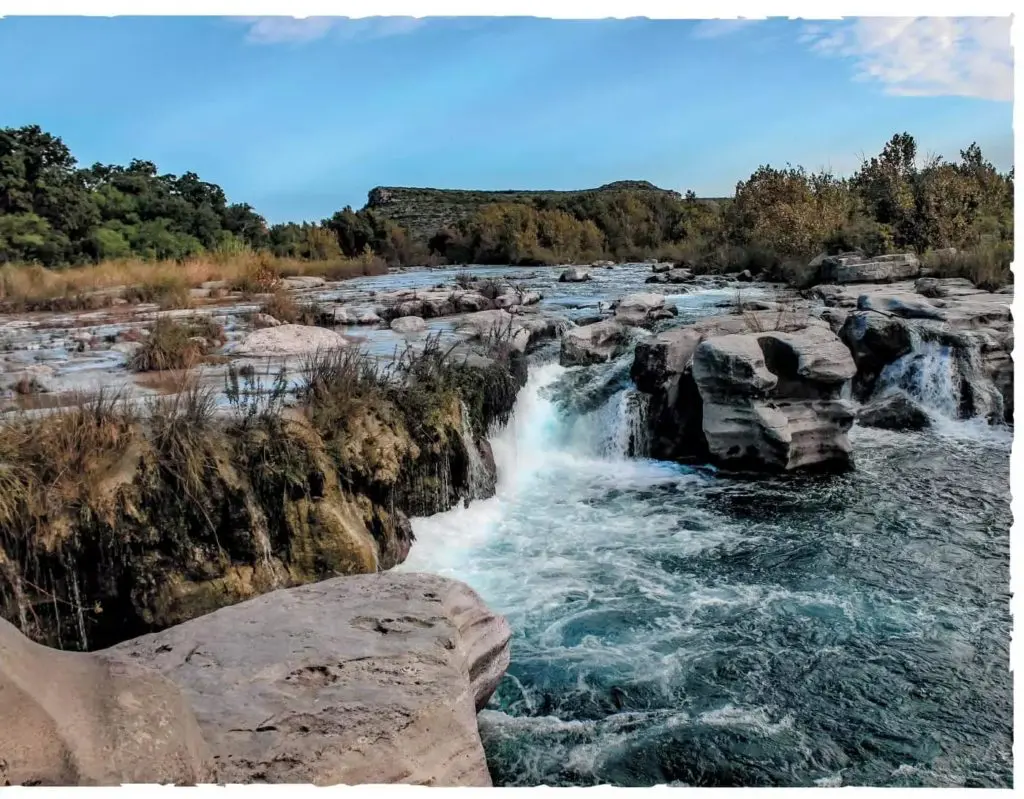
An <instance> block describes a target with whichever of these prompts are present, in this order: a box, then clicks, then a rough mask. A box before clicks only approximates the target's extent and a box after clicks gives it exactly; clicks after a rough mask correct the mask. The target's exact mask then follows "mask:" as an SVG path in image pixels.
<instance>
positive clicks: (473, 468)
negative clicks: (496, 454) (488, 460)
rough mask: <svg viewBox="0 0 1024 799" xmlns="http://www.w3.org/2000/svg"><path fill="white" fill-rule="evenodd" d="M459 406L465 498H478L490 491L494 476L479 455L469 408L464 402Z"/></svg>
mask: <svg viewBox="0 0 1024 799" xmlns="http://www.w3.org/2000/svg"><path fill="white" fill-rule="evenodd" d="M459 408H460V409H461V411H462V417H461V422H462V423H461V427H460V428H459V437H460V438H461V439H462V446H463V447H464V448H465V450H466V457H467V460H468V463H467V469H466V470H467V475H466V477H467V483H468V487H469V496H468V497H466V498H467V499H480V498H481V497H485V496H487V495H488V494H490V493H491V489H492V488H493V487H494V478H493V475H492V474H491V472H490V470H489V469H488V468H487V465H486V464H485V463H484V459H483V458H482V457H481V455H480V448H479V447H478V446H477V443H476V441H475V440H474V437H473V425H472V422H471V421H470V418H469V409H468V408H466V404H465V403H464V402H460V403H459Z"/></svg>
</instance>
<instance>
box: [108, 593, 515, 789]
mask: <svg viewBox="0 0 1024 799" xmlns="http://www.w3.org/2000/svg"><path fill="white" fill-rule="evenodd" d="M510 636H511V631H510V629H509V626H508V624H507V622H506V621H505V620H504V619H503V618H502V617H501V616H498V615H496V614H495V613H493V612H492V611H490V610H489V609H488V608H487V607H486V606H485V605H484V603H483V602H482V601H481V600H480V598H479V597H478V596H477V595H476V593H474V592H473V591H472V590H471V589H470V588H469V587H468V586H466V585H464V584H462V583H458V582H455V581H453V580H447V579H444V578H442V577H437V576H434V575H427V574H395V573H382V574H375V575H364V576H359V577H351V578H339V579H334V580H327V581H324V582H321V583H315V584H312V585H307V586H303V587H301V588H295V589H289V590H282V591H275V592H274V593H271V594H265V595H263V596H261V597H258V598H256V599H253V600H250V601H248V602H244V603H242V604H239V605H234V606H232V607H229V608H223V609H221V610H218V611H216V612H215V613H211V614H209V615H207V616H203V617H201V618H198V619H194V620H192V621H190V622H187V623H185V624H182V625H180V626H178V627H173V628H171V629H168V630H164V631H163V632H160V633H156V634H154V635H148V636H145V637H143V638H139V639H135V640H132V641H128V642H126V643H124V644H120V645H119V646H117V647H115V648H114V649H112V650H108V652H109V653H110V654H111V655H112V656H116V657H117V658H118V659H123V660H127V661H130V662H139V663H144V664H147V665H151V666H154V667H156V668H157V669H159V670H160V671H162V672H163V673H164V674H166V675H167V676H168V677H170V678H171V679H172V680H173V681H174V682H175V683H177V684H178V685H179V686H181V688H182V690H183V691H184V693H185V695H186V696H187V697H188V698H189V700H190V701H191V704H192V706H193V707H194V708H195V709H196V710H195V713H196V718H197V719H198V722H199V726H200V728H201V729H202V732H203V734H204V736H205V737H206V740H207V741H208V743H209V745H210V748H211V750H212V751H213V753H214V755H215V756H216V757H217V759H218V771H219V778H220V780H221V781H222V782H228V783H236V782H237V783H251V782H269V783H313V784H315V785H337V784H347V785H355V784H367V783H370V784H381V783H409V784H415V785H436V786H462V785H467V786H489V785H490V784H491V780H490V776H489V774H488V771H487V764H486V761H485V758H484V752H483V747H482V746H481V743H480V737H479V732H478V729H477V722H476V713H477V711H478V710H479V709H480V708H482V707H483V706H484V704H485V703H486V702H487V700H488V698H489V697H490V696H491V694H492V693H493V692H494V689H495V688H496V687H497V684H498V682H499V680H500V679H501V677H502V675H503V674H504V672H505V669H506V668H507V667H508V662H509V649H508V646H509V639H510Z"/></svg>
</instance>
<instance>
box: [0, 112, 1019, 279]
mask: <svg viewBox="0 0 1024 799" xmlns="http://www.w3.org/2000/svg"><path fill="white" fill-rule="evenodd" d="M1013 179H1014V175H1013V170H1012V169H1011V170H1010V171H1009V172H1008V173H1005V174H1003V173H1000V172H999V171H998V170H997V169H996V168H995V167H994V166H993V165H992V164H991V163H990V162H988V161H987V160H986V159H985V157H984V156H983V154H982V152H981V150H980V148H979V147H978V146H977V145H976V144H971V145H970V146H968V147H967V148H966V149H964V150H962V151H961V153H960V158H959V160H958V161H955V162H951V161H947V160H944V159H942V158H938V157H925V158H921V157H919V154H918V152H917V143H916V141H915V140H914V138H913V137H912V136H911V135H909V134H907V133H901V134H897V135H895V136H893V137H892V139H891V140H890V141H889V142H887V143H886V144H885V146H884V148H883V149H882V151H881V153H879V154H878V155H877V156H874V157H871V158H866V159H864V161H863V163H862V164H861V166H860V168H859V169H858V170H857V171H856V172H855V173H854V174H853V175H852V176H851V177H849V178H841V177H838V176H836V175H834V174H832V173H830V172H828V171H819V172H809V171H807V170H805V169H804V168H802V167H793V166H788V165H787V166H786V167H784V168H776V167H772V166H769V165H764V166H761V167H759V168H758V169H757V170H756V171H755V172H754V173H753V174H752V175H751V176H750V177H749V178H748V179H746V180H742V181H740V182H739V183H737V185H736V191H735V195H734V197H733V198H731V199H729V200H721V201H714V200H702V199H699V198H697V197H696V196H695V195H694V194H693V192H687V193H686V195H685V196H679V195H677V194H675V193H673V192H660V191H650V190H636V189H633V188H631V187H630V186H629V184H628V183H627V184H623V187H622V188H621V189H620V188H615V189H613V190H607V191H594V192H582V193H575V194H565V195H560V194H558V193H552V194H541V195H537V196H535V197H534V198H533V199H532V200H531V201H528V202H520V201H514V202H496V203H494V204H491V205H486V206H483V207H481V208H480V209H479V210H478V211H476V212H475V213H474V214H472V215H471V216H469V217H468V218H465V219H462V220H460V221H459V222H457V223H455V224H453V225H450V226H447V227H444V228H442V229H440V230H438V231H437V232H436V233H435V234H434V235H432V236H430V237H427V238H424V237H416V236H413V235H411V234H410V233H409V231H407V230H405V229H404V228H403V227H401V226H400V225H398V224H397V223H395V222H394V221H392V220H391V219H388V218H387V217H386V216H385V215H383V214H382V213H380V212H379V211H376V210H374V209H372V208H364V209H362V210H359V211H355V210H353V209H352V208H351V207H346V208H344V209H342V210H340V211H338V212H336V213H335V214H333V215H332V216H331V217H330V218H329V219H324V220H321V221H320V222H319V223H310V222H302V223H284V224H274V225H268V224H267V222H266V220H265V219H264V218H263V217H262V216H260V215H259V214H258V213H257V212H256V211H255V210H254V209H253V208H252V207H251V206H250V205H248V204H246V203H229V202H228V200H227V197H226V196H225V193H224V191H223V189H222V188H221V187H219V186H217V185H215V184H213V183H208V182H205V181H203V180H201V179H200V178H199V176H198V175H196V174H195V173H193V172H186V173H185V174H183V175H181V176H176V175H172V174H160V173H159V171H158V170H157V167H156V165H155V164H153V163H152V162H150V161H142V160H133V161H131V162H130V163H129V164H128V166H118V165H104V164H94V165H93V166H90V167H86V168H80V167H79V166H78V165H77V162H76V160H75V158H74V156H73V155H72V154H71V152H70V150H69V149H68V147H67V146H66V145H65V144H64V143H63V142H62V141H61V139H60V138H58V137H56V136H54V135H52V134H50V133H47V132H45V131H43V130H42V129H41V128H40V127H39V126H35V125H29V126H25V127H21V128H3V129H0V263H2V262H16V263H21V262H27V263H39V264H42V265H44V266H50V267H59V266H68V265H80V264H87V263H95V262H99V261H103V260H108V259H119V258H130V257H134V258H141V259H154V260H156V259H185V258H188V257H191V256H196V255H201V254H204V253H209V254H233V253H237V252H240V251H243V250H255V251H267V252H270V253H273V254H274V255H276V256H281V257H288V258H299V259H310V260H329V259H334V258H342V257H355V256H359V255H362V254H365V253H372V254H374V255H377V256H380V257H381V258H383V259H384V260H386V261H387V262H388V263H389V264H392V265H413V264H423V263H428V262H434V263H444V262H447V263H486V264H499V263H502V264H503V263H508V264H547V263H567V262H587V261H590V260H596V259H599V258H612V259H615V260H638V259H642V258H646V257H651V256H655V257H659V258H662V259H665V260H669V259H671V260H686V261H687V262H690V263H692V264H694V265H695V266H697V267H703V268H705V269H708V270H713V269H728V268H734V267H737V266H742V265H743V263H745V262H750V260H751V259H752V258H754V257H757V258H760V260H761V261H763V266H765V267H770V266H771V265H772V264H778V263H779V262H782V261H784V260H786V259H806V258H810V257H812V256H814V255H816V254H818V253H820V252H822V251H828V252H838V251H843V250H850V249H859V250H861V251H863V252H865V253H866V254H869V255H871V254H879V253H884V252H890V251H894V250H899V251H903V250H911V249H912V250H915V251H917V252H919V253H924V252H927V251H929V250H935V249H941V248H950V247H953V248H958V249H971V248H977V247H985V246H987V247H998V248H1002V249H1001V251H1005V253H1007V254H1006V256H1005V257H1006V258H1007V259H1009V257H1010V255H1009V253H1010V252H1011V249H1012V240H1013ZM1007 263H1008V261H1007Z"/></svg>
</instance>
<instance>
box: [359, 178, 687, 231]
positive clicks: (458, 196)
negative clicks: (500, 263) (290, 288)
mask: <svg viewBox="0 0 1024 799" xmlns="http://www.w3.org/2000/svg"><path fill="white" fill-rule="evenodd" d="M624 191H628V192H637V193H641V194H648V193H649V194H661V195H665V196H666V197H670V198H672V199H674V200H681V199H682V195H680V194H679V192H676V191H670V190H669V189H661V188H658V187H657V186H655V185H654V184H653V183H649V182H647V181H646V180H619V181H616V182H614V183H607V184H605V185H604V186H599V187H598V188H596V189H579V190H577V191H544V190H541V191H531V190H515V189H512V190H506V191H474V190H470V189H421V188H409V187H403V186H378V187H377V188H375V189H371V190H370V194H369V197H368V199H367V203H366V207H367V208H368V209H372V210H373V211H376V212H377V213H379V214H381V215H383V216H385V217H387V218H388V219H391V220H393V221H395V222H397V223H398V224H400V225H402V227H404V228H406V229H407V230H409V231H410V232H411V233H412V234H413V235H414V236H431V235H433V234H434V233H436V232H437V230H438V229H439V228H441V227H444V226H446V225H454V224H455V223H457V222H459V221H460V220H462V219H467V218H469V217H471V216H472V215H473V214H474V213H476V211H477V210H478V209H479V208H480V207H481V206H484V205H491V204H493V203H523V204H525V205H548V204H550V203H551V202H552V201H554V202H556V203H557V202H559V201H562V200H568V199H572V198H573V197H578V196H580V195H589V194H597V193H600V192H624Z"/></svg>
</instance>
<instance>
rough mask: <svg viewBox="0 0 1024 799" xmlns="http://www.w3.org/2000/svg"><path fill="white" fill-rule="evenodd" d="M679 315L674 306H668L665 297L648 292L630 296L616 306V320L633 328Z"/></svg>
mask: <svg viewBox="0 0 1024 799" xmlns="http://www.w3.org/2000/svg"><path fill="white" fill-rule="evenodd" d="M677 313H678V311H677V309H676V307H675V306H674V305H666V303H665V295H663V294H651V293H647V292H641V293H638V294H628V295H626V296H625V297H623V298H622V299H621V300H619V302H618V304H617V305H616V306H615V320H616V321H617V322H620V323H621V324H624V325H631V326H642V325H647V324H650V323H652V322H656V321H657V320H659V319H667V318H670V317H673V316H675V315H676V314H677Z"/></svg>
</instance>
